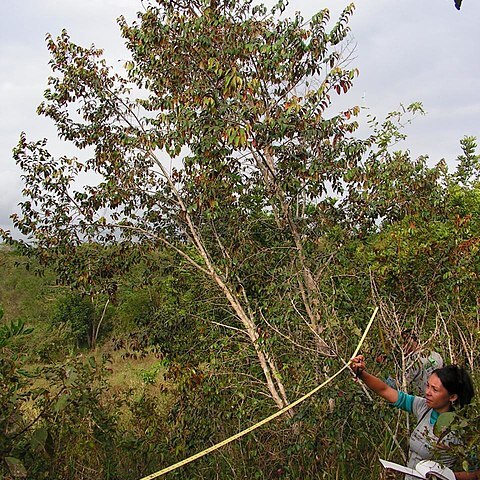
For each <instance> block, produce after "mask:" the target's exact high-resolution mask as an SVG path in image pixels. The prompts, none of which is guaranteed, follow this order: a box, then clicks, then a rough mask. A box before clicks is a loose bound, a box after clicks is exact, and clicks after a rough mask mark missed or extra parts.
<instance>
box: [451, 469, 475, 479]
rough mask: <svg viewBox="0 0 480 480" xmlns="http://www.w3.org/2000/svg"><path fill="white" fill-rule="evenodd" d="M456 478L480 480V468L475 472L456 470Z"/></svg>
mask: <svg viewBox="0 0 480 480" xmlns="http://www.w3.org/2000/svg"><path fill="white" fill-rule="evenodd" d="M455 479H456V480H479V479H480V470H476V471H475V472H455Z"/></svg>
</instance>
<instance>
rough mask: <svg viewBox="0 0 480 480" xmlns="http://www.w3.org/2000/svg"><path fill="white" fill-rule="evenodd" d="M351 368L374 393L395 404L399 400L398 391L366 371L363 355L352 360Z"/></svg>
mask: <svg viewBox="0 0 480 480" xmlns="http://www.w3.org/2000/svg"><path fill="white" fill-rule="evenodd" d="M350 368H351V369H352V370H353V372H354V373H355V374H356V375H357V377H358V378H360V379H361V380H362V382H363V383H364V384H365V385H366V386H367V387H368V388H369V389H370V390H371V391H372V392H375V393H376V394H377V395H380V396H381V397H382V398H384V399H385V400H386V401H387V402H390V403H395V402H396V401H397V400H398V392H397V390H395V389H394V388H392V387H390V386H389V385H387V384H386V383H385V382H383V381H382V380H380V379H379V378H378V377H376V376H375V375H372V374H371V373H368V372H367V371H366V365H365V358H364V357H363V355H358V356H356V357H355V358H352V360H350Z"/></svg>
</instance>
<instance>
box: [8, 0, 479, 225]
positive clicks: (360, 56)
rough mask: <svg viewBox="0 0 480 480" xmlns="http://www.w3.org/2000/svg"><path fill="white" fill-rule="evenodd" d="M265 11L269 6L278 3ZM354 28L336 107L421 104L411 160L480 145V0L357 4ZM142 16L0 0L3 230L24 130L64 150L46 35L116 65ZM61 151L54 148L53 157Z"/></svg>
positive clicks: (334, 2) (136, 4) (451, 157)
mask: <svg viewBox="0 0 480 480" xmlns="http://www.w3.org/2000/svg"><path fill="white" fill-rule="evenodd" d="M263 3H265V4H266V5H272V4H273V0H266V1H264V2H263ZM348 3H350V2H349V1H346V0H318V1H315V2H314V1H312V0H291V1H290V4H289V6H288V8H287V12H286V13H287V15H293V14H294V12H296V11H299V12H301V14H302V16H303V17H304V18H305V19H306V20H307V19H309V18H310V17H311V16H312V15H313V14H314V13H316V12H317V11H319V10H321V9H323V8H329V9H330V12H331V18H332V21H331V24H332V25H333V21H334V20H335V19H336V18H337V17H338V15H339V13H340V12H341V11H342V9H343V8H344V7H345V6H346V5H347V4H348ZM353 3H355V6H356V10H355V14H354V16H353V18H352V20H351V22H350V26H351V29H352V38H351V45H354V47H355V49H354V53H353V58H352V60H351V64H350V65H351V67H352V68H353V67H356V68H358V69H359V71H360V75H359V77H358V78H357V79H356V80H355V85H354V88H353V89H352V90H351V91H350V92H349V93H348V95H347V96H346V97H345V98H342V99H338V100H337V103H336V104H335V105H334V109H335V108H338V109H341V108H345V107H347V106H353V105H359V106H361V107H363V109H364V110H363V111H364V112H367V113H368V114H370V115H373V116H376V117H377V118H379V119H381V118H383V117H384V116H385V115H386V114H387V113H388V112H390V111H392V110H396V109H398V108H399V105H400V104H403V105H408V104H410V103H411V102H417V101H420V102H422V103H423V106H424V108H425V110H426V112H427V114H426V115H425V116H422V117H419V118H417V119H415V121H414V122H413V123H412V124H411V125H409V126H408V127H407V129H406V133H407V135H408V139H407V141H406V142H404V144H403V145H400V146H399V148H403V149H408V150H410V152H411V156H412V157H413V158H416V157H418V156H420V155H428V156H429V159H430V160H429V161H430V163H431V164H432V165H433V164H435V163H437V162H438V161H439V160H441V159H442V158H444V159H446V160H447V163H448V165H449V166H451V168H453V166H454V165H455V159H456V157H457V156H458V155H459V154H461V150H460V144H459V140H460V139H461V138H463V137H464V136H465V135H473V136H476V137H477V138H478V139H479V140H480V121H479V118H480V88H479V87H480V29H479V28H478V23H479V20H480V0H464V1H463V5H462V7H461V10H460V11H457V10H456V9H455V6H454V0H357V1H354V0H353ZM141 9H142V4H141V2H140V1H138V0H82V1H81V2H79V1H78V0H21V1H13V0H11V1H10V0H2V15H1V16H0V105H1V115H0V227H1V228H4V229H9V230H13V229H12V222H11V220H10V219H9V216H10V214H11V213H13V212H15V211H18V203H19V202H21V201H22V197H21V190H22V181H21V172H20V170H19V169H18V168H17V167H16V165H15V162H14V160H13V158H12V149H13V148H14V147H15V145H16V144H17V142H18V138H19V135H20V132H22V131H24V132H26V134H27V138H28V139H29V140H38V139H42V138H48V139H49V143H48V145H49V146H51V147H52V150H53V151H54V152H55V153H56V154H61V153H64V152H62V148H63V147H62V146H61V144H60V143H59V142H58V141H57V140H56V133H55V130H54V128H53V125H52V124H51V122H50V121H49V120H47V119H45V118H43V117H38V116H37V114H36V109H37V106H38V105H39V104H40V102H41V101H42V95H43V91H44V90H45V88H46V85H47V78H48V76H49V74H50V70H49V66H48V61H49V55H48V52H47V49H46V46H45V35H46V33H47V32H48V33H51V34H52V35H53V36H56V35H58V34H59V33H60V32H61V30H62V29H63V28H65V29H67V31H68V32H69V34H70V37H71V39H72V40H73V41H74V42H76V43H78V44H80V45H83V46H90V45H91V44H94V45H95V46H96V47H98V48H103V49H104V52H105V57H106V59H107V60H108V61H109V63H110V64H112V65H120V66H121V65H123V64H124V63H125V61H126V60H128V58H129V57H128V52H127V50H126V49H125V47H124V45H123V40H122V38H121V36H120V32H119V28H118V25H117V22H116V19H117V18H118V17H119V16H120V15H124V16H125V17H126V19H127V20H129V21H131V20H133V19H134V18H135V17H136V12H137V11H138V10H141ZM55 147H56V148H57V150H55Z"/></svg>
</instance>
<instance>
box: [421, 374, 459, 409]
mask: <svg viewBox="0 0 480 480" xmlns="http://www.w3.org/2000/svg"><path fill="white" fill-rule="evenodd" d="M457 398H458V396H457V394H454V395H450V393H449V392H448V390H447V389H446V388H445V387H444V386H443V384H442V382H441V380H440V378H439V377H438V376H437V374H436V373H432V374H431V375H430V377H429V379H428V381H427V386H426V387H425V399H426V400H427V405H428V406H429V407H430V408H433V409H434V410H436V411H437V412H440V413H443V412H448V411H449V410H450V402H452V401H455V400H456V399H457Z"/></svg>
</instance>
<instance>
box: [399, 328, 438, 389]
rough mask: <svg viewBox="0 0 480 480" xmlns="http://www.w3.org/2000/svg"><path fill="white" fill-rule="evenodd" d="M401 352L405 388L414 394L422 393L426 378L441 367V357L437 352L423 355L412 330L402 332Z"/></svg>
mask: <svg viewBox="0 0 480 480" xmlns="http://www.w3.org/2000/svg"><path fill="white" fill-rule="evenodd" d="M402 339H403V352H404V354H405V360H406V369H405V380H406V385H407V388H408V389H409V390H410V391H411V392H412V393H414V394H416V395H423V393H424V392H425V387H426V385H427V380H428V378H429V377H430V375H431V374H432V372H433V371H434V370H435V369H437V368H442V367H443V358H442V356H441V355H440V354H439V353H438V352H434V351H431V352H430V353H429V354H428V355H425V354H424V352H423V351H422V349H421V346H420V344H419V342H418V337H417V335H415V333H414V332H413V330H411V329H407V330H404V331H403V332H402Z"/></svg>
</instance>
